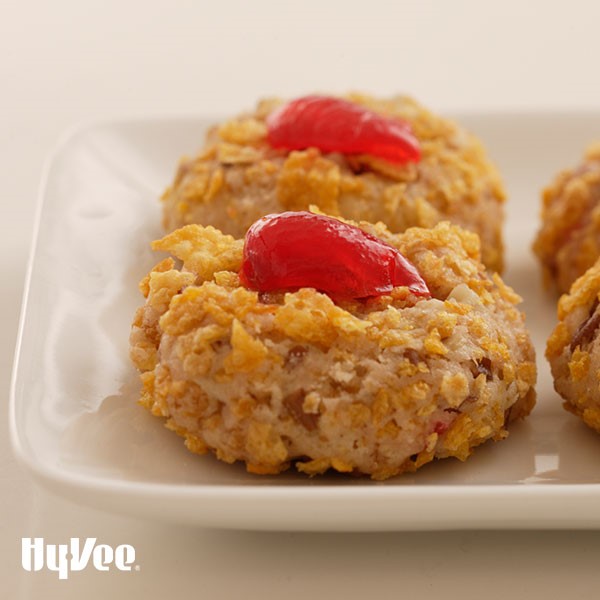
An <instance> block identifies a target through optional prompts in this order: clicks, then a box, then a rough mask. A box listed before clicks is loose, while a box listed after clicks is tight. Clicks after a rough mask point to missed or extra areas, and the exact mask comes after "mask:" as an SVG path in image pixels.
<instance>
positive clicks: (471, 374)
mask: <svg viewBox="0 0 600 600" xmlns="http://www.w3.org/2000/svg"><path fill="white" fill-rule="evenodd" d="M359 226H360V227H361V228H362V229H364V230H365V231H367V232H369V233H371V234H373V235H376V236H377V237H379V238H381V239H382V240H384V241H386V242H388V243H390V244H391V245H393V246H394V247H396V248H398V249H399V251H400V252H401V253H402V254H403V255H404V256H405V257H406V258H408V260H410V261H411V262H412V263H413V264H414V265H415V267H416V268H417V269H418V271H419V272H420V273H421V275H422V276H423V278H424V279H425V281H426V283H427V285H428V287H429V289H430V290H431V293H432V296H433V298H432V299H427V300H423V299H421V300H419V299H418V298H417V297H416V296H414V295H413V294H411V293H410V292H409V290H408V289H407V288H405V287H398V288H395V289H394V290H393V292H392V293H391V294H390V295H387V296H381V297H377V298H371V299H369V300H363V301H344V302H340V303H339V304H335V303H334V302H333V301H332V300H331V298H329V297H328V296H327V295H325V294H322V293H319V292H318V291H315V290H314V289H311V288H302V289H299V290H298V291H295V292H288V293H268V294H266V293H265V294H261V293H257V292H254V291H250V290H247V289H245V288H243V287H241V286H240V282H239V277H238V275H237V273H238V270H239V268H240V266H241V261H242V243H241V241H239V240H235V239H234V238H233V237H231V236H228V235H224V234H222V233H220V232H219V231H217V230H216V229H214V228H213V227H205V228H203V227H201V226H198V225H188V226H186V227H183V228H182V229H179V230H177V231H175V232H173V233H171V234H169V235H167V236H166V237H165V238H164V239H162V240H160V241H159V242H156V243H155V245H154V246H155V248H160V249H162V250H166V251H168V252H171V253H172V254H173V255H174V256H175V258H176V259H177V260H178V261H180V262H181V264H182V266H181V267H177V266H175V262H174V261H173V260H172V259H167V260H165V261H163V262H161V263H160V264H159V265H158V266H157V267H156V268H155V269H154V270H153V271H152V272H151V273H150V275H149V276H148V277H147V278H146V279H145V280H144V282H142V286H141V289H142V292H143V293H144V295H145V296H146V304H145V305H144V306H143V307H141V308H140V309H139V310H138V311H137V314H136V317H135V321H134V323H133V328H132V333H131V356H132V359H133V361H134V362H135V364H136V365H137V367H138V369H139V370H140V371H141V373H142V374H141V378H142V382H143V390H142V399H141V403H142V404H143V405H144V406H145V407H147V408H148V409H149V410H150V411H152V413H153V414H155V415H157V416H161V417H165V418H166V419H167V426H168V427H169V428H171V429H173V430H174V431H176V432H177V433H178V434H180V435H182V436H183V437H184V438H185V443H186V446H187V447H188V448H189V449H190V450H192V451H193V452H198V453H203V452H206V451H208V450H210V451H212V452H214V453H215V454H216V456H217V457H218V458H220V459H221V460H224V461H226V462H234V461H237V460H241V461H244V462H245V463H246V465H247V469H248V471H250V472H252V473H262V474H275V473H279V472H281V471H283V470H285V469H287V468H288V467H289V466H290V465H291V464H292V463H295V465H296V467H297V469H298V470H300V471H302V472H304V473H307V474H310V475H314V474H317V473H323V472H325V471H327V470H328V469H334V470H336V471H340V472H344V473H346V472H347V473H362V474H368V475H371V477H373V478H374V479H386V478H388V477H391V476H393V475H396V474H398V473H402V472H404V471H414V470H415V469H417V468H418V467H420V466H421V465H423V464H425V463H427V462H429V461H431V460H433V459H434V458H444V457H448V456H455V457H457V458H459V459H461V460H464V459H466V458H467V457H468V456H469V454H470V453H471V451H472V449H473V448H474V447H475V446H477V445H479V444H481V443H482V442H484V441H486V440H488V439H490V438H491V439H495V440H500V439H502V438H504V437H505V436H506V435H507V430H506V426H507V423H508V422H509V421H511V420H513V419H515V418H517V417H523V416H525V415H527V414H528V413H529V412H530V410H531V408H532V407H533V404H534V401H535V392H534V388H533V386H534V383H535V378H536V369H535V362H534V350H533V347H532V344H531V341H530V339H529V336H528V334H527V331H526V329H525V325H524V317H523V315H522V313H520V312H519V311H518V310H517V308H516V307H515V305H516V304H517V303H518V302H519V301H520V299H519V297H518V296H517V295H516V294H515V293H514V292H513V291H512V290H511V289H510V288H509V287H508V286H506V285H504V284H503V283H502V280H501V279H500V277H499V276H498V275H494V276H493V277H490V276H489V275H488V274H487V273H486V271H485V268H484V266H483V265H482V264H481V262H480V261H479V240H478V238H477V236H476V235H474V234H472V233H467V232H466V231H463V230H461V229H460V228H458V227H455V226H453V225H450V224H449V223H441V224H439V225H438V226H436V227H435V228H433V229H419V228H412V229H409V230H407V231H406V232H405V233H403V234H391V233H390V232H389V231H388V230H387V229H386V228H385V227H384V226H383V225H381V224H379V225H371V224H368V223H364V222H363V223H360V225H359Z"/></svg>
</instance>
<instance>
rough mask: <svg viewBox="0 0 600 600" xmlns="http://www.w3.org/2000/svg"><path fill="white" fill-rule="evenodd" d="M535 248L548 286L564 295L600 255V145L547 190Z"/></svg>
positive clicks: (593, 146) (594, 145)
mask: <svg viewBox="0 0 600 600" xmlns="http://www.w3.org/2000/svg"><path fill="white" fill-rule="evenodd" d="M533 249H534V252H535V253H536V254H537V256H538V258H539V259H540V262H541V263H542V268H543V271H544V280H545V282H546V284H547V285H548V286H549V287H553V288H555V289H556V290H557V291H558V292H560V293H565V292H568V291H569V288H570V287H571V284H572V283H573V282H574V281H575V280H576V279H577V278H578V277H580V276H581V275H583V274H584V273H585V271H586V270H587V269H589V268H590V267H591V266H592V265H593V264H594V263H595V262H596V259H597V258H598V257H599V256H600V142H598V143H596V144H593V145H591V146H590V147H589V148H588V149H587V151H586V153H585V157H584V160H583V162H582V163H581V164H580V165H578V166H577V167H575V168H573V169H568V170H565V171H563V172H561V173H560V174H559V175H558V176H557V177H556V178H555V180H554V181H553V182H552V184H550V185H549V186H548V187H547V188H546V189H545V190H544V192H543V196H542V226H541V228H540V231H539V232H538V235H537V238H536V240H535V243H534V245H533Z"/></svg>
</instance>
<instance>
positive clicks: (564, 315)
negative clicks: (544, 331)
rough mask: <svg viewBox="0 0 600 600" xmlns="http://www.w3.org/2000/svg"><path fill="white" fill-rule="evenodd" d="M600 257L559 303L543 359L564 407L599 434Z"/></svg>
mask: <svg viewBox="0 0 600 600" xmlns="http://www.w3.org/2000/svg"><path fill="white" fill-rule="evenodd" d="M599 298H600V260H599V261H597V262H596V264H594V265H593V266H592V267H591V268H590V269H589V270H588V271H587V272H586V273H585V274H584V275H582V276H581V277H580V278H579V279H577V280H576V281H575V283H574V284H573V286H572V287H571V290H570V292H569V294H565V295H564V296H562V297H561V299H560V300H559V303H558V324H557V326H556V327H555V329H554V331H553V332H552V335H551V336H550V338H549V339H548V344H547V347H546V358H547V359H548V361H549V363H550V367H551V369H552V375H553V377H554V388H555V389H556V391H557V392H558V393H559V394H560V395H561V396H562V397H563V398H564V400H565V402H564V404H563V406H564V407H565V409H567V410H568V411H570V412H572V413H574V414H576V415H577V416H579V417H581V418H582V419H583V421H584V422H585V423H586V424H587V425H589V426H590V427H591V428H592V429H595V430H596V431H598V432H599V433H600V387H599V386H600V339H599V338H598V328H599V327H600V304H599Z"/></svg>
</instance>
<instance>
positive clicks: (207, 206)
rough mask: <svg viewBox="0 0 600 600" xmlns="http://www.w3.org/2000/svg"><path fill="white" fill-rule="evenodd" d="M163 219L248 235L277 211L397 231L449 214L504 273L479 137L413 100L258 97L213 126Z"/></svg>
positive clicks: (490, 173) (495, 191)
mask: <svg viewBox="0 0 600 600" xmlns="http://www.w3.org/2000/svg"><path fill="white" fill-rule="evenodd" d="M163 201H164V202H163V207H164V224H165V227H166V229H167V230H169V231H171V230H173V229H176V228H177V227H180V226H182V225H186V224H190V223H199V224H202V225H212V226H214V227H216V228H217V229H219V230H220V231H223V232H224V233H228V234H231V235H233V236H235V237H241V236H243V235H244V234H245V232H246V230H247V229H248V227H250V225H251V224H252V223H254V222H255V221H256V220H257V219H259V218H260V217H262V216H264V215H266V214H269V213H278V212H283V211H288V210H307V209H309V207H310V206H311V205H315V206H317V207H318V208H319V210H321V211H322V212H324V213H327V214H329V215H333V216H341V217H344V218H348V219H353V220H355V221H361V220H365V221H369V222H372V223H375V222H378V221H381V222H383V223H384V224H385V225H386V226H387V227H388V228H389V229H390V230H391V231H392V232H401V231H404V230H405V229H407V228H408V227H412V226H418V227H432V226H434V225H435V224H436V223H438V222H440V221H443V220H450V221H452V222H454V223H456V224H459V225H461V226H463V227H465V228H467V229H469V230H471V231H474V232H475V233H477V234H478V235H479V237H480V238H481V249H482V258H483V262H484V264H485V265H486V266H487V267H488V268H490V269H492V270H496V271H501V270H502V265H503V246H502V223H503V201H504V191H503V187H502V184H501V181H500V178H499V176H498V173H497V171H496V169H495V168H494V166H493V165H492V164H491V163H490V162H489V160H488V159H487V157H486V155H485V152H484V150H483V148H482V146H481V144H480V143H479V141H478V140H477V139H475V137H473V136H472V135H470V134H469V133H467V132H466V131H465V130H464V129H462V128H461V127H460V126H458V125H457V124H455V123H453V122H451V121H449V120H447V119H443V118H441V117H438V116H436V115H434V114H433V113H431V112H430V111H428V110H426V109H425V108H423V107H422V106H421V105H420V104H418V103H417V102H415V101H414V100H412V99H410V98H407V97H395V98H391V99H389V100H380V99H376V98H373V97H370V96H366V95H359V94H353V95H349V96H346V97H345V98H334V97H329V96H307V97H303V98H299V99H296V100H293V101H291V102H287V103H286V102H283V101H282V100H277V99H272V100H265V101H263V102H260V103H259V105H258V107H257V108H256V110H255V111H254V112H253V113H250V114H245V115H242V116H240V117H238V118H236V119H232V120H230V121H226V122H225V123H223V124H221V125H220V126H217V127H214V128H213V129H211V131H210V132H209V133H208V136H207V139H206V145H205V148H204V149H203V150H202V152H201V153H200V154H199V155H198V156H196V157H195V158H191V159H184V160H183V161H182V162H181V164H180V167H179V169H178V171H177V174H176V176H175V179H174V181H173V183H172V185H171V186H170V187H169V188H168V189H167V191H166V192H165V194H164V196H163Z"/></svg>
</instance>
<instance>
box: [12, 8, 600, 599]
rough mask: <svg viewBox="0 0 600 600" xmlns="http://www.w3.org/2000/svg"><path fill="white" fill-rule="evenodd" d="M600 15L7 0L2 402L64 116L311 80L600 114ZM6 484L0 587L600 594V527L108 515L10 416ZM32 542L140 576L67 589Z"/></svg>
mask: <svg viewBox="0 0 600 600" xmlns="http://www.w3.org/2000/svg"><path fill="white" fill-rule="evenodd" d="M599 20H600V4H598V3H597V2H593V1H591V0H590V1H583V0H572V1H571V2H569V3H548V2H547V1H543V2H542V1H533V2H529V3H524V2H521V1H515V0H504V1H503V2H494V3H481V2H477V1H475V0H472V1H471V0H455V1H454V2H448V3H444V2H441V1H438V2H435V1H431V0H430V1H424V0H421V1H414V2H409V1H402V2H391V1H390V2H386V1H377V0H371V1H370V2H351V1H348V0H347V1H345V2H344V1H340V2H337V1H331V2H323V1H322V0H321V1H316V0H304V1H303V2H301V3H294V4H289V3H283V2H281V3H277V2H274V1H268V2H267V1H265V0H254V2H251V3H250V2H242V1H241V0H237V1H230V2H213V3H209V2H194V1H192V0H190V1H183V0H176V1H170V2H167V1H162V0H160V1H150V2H148V1H145V2H141V1H132V0H119V1H117V0H102V1H100V0H89V1H87V2H76V1H75V0H54V1H53V2H52V3H42V2H33V1H12V0H2V1H1V2H0V80H1V81H3V82H4V83H3V84H2V93H1V95H2V103H1V106H2V110H1V111H0V131H1V132H2V135H0V158H1V160H2V169H1V170H0V173H1V174H2V178H3V180H2V188H1V189H2V192H3V193H2V195H1V196H0V228H1V236H0V239H1V249H2V252H0V280H1V281H2V293H1V294H0V325H1V327H2V332H3V336H2V343H1V344H0V390H1V391H2V396H1V398H2V404H1V405H2V414H3V415H4V416H6V407H7V404H8V389H9V380H10V372H11V364H12V354H13V349H14V342H15V336H16V331H17V321H18V315H19V305H20V297H21V293H22V286H23V280H24V270H25V265H26V261H27V253H28V247H29V243H30V238H31V235H32V225H33V211H34V204H35V198H36V193H37V187H38V182H39V179H40V175H41V171H42V165H43V161H44V158H45V157H46V156H47V154H48V153H49V151H50V150H51V148H52V146H53V145H54V143H55V142H56V139H57V138H58V136H59V135H60V133H61V132H62V131H63V130H64V129H65V128H67V127H70V126H72V125H73V124H76V123H79V122H82V121H89V120H94V119H102V118H107V117H114V116H125V117H131V116H152V115H181V114H186V115H189V114H216V113H229V112H231V113H235V112H238V111H239V110H240V109H243V108H246V107H250V106H252V104H253V103H254V101H255V99H256V98H258V97H260V96H263V95H266V94H278V95H282V96H294V95H299V94H302V93H306V92H307V91H313V90H323V91H334V92H336V91H339V92H341V91H344V90H348V89H361V90H368V91H371V92H373V93H375V94H380V95H386V94H392V93H397V92H408V93H410V94H411V95H414V96H416V97H417V98H419V99H421V100H422V101H423V102H424V103H425V104H427V105H428V106H430V107H432V108H434V109H435V110H438V111H445V110H457V109H466V110H494V109H502V110H507V109H508V110H518V109H522V108H527V109H536V110H545V109H553V108H562V109H569V110H578V109H586V108H591V109H597V108H600V79H599V78H598V77H597V57H598V56H599V55H600V36H598V34H597V23H598V21H599ZM594 135H597V132H590V136H591V137H592V136H594ZM515 143H516V144H518V140H515ZM557 143H560V140H557ZM2 422H3V423H6V419H3V421H2ZM0 482H1V484H2V493H1V494H0V514H2V518H1V519H0V596H1V597H3V598H11V599H12V598H39V597H44V598H65V599H68V598H81V597H83V596H84V595H85V597H86V598H88V599H89V600H93V599H95V598H105V597H110V596H112V597H115V598H121V597H123V598H124V597H138V596H140V595H141V593H144V595H145V597H146V598H148V599H153V598H163V597H165V596H175V595H176V594H184V593H194V595H195V596H197V597H200V598H204V597H206V598H232V597H236V596H237V595H239V594H243V595H244V597H247V598H271V597H282V596H284V597H286V598H300V597H303V598H304V597H306V596H307V595H308V596H310V595H312V596H315V597H345V598H348V599H352V598H363V597H365V595H367V594H372V595H376V596H377V597H381V598H388V597H389V598H398V597H399V596H400V595H401V596H402V597H405V598H416V597H419V598H434V597H437V596H439V595H443V596H444V597H445V598H447V599H453V598H481V597H486V598H507V597H515V598H527V599H530V600H535V599H537V598H545V597H546V596H548V597H551V596H552V597H559V596H560V595H561V593H568V595H569V597H570V598H573V599H575V598H582V599H587V598H595V597H597V590H598V587H599V581H600V579H599V577H600V576H599V575H598V570H597V567H598V559H599V558H600V532H594V531H578V532H552V531H543V532H526V531H521V532H509V531H498V532H488V531H474V532H460V531H458V532H444V533H431V532H430V533H386V534H310V533H294V534H291V533H289V534H285V533H249V532H233V531H228V532H223V531H215V530H210V531H209V530H198V529H188V528H185V527H172V526H166V525H162V524H160V523H152V522H148V521H143V520H136V519H131V518H125V517H121V516H117V515H112V514H107V513H102V512H99V511H95V510H92V509H89V508H87V507H84V506H77V505H75V504H73V503H71V502H69V501H67V500H64V499H60V498H56V497H54V496H52V495H50V494H49V493H48V492H46V491H45V490H42V489H40V488H38V487H37V486H36V485H34V484H33V483H32V482H31V481H30V479H29V476H28V474H27V473H25V472H24V471H23V470H22V469H21V468H20V466H19V465H18V464H17V463H16V462H15V460H14V458H13V456H12V452H11V449H10V445H9V442H8V436H7V428H6V425H3V430H2V435H0ZM165 510H168V507H166V508H165ZM23 537H43V538H44V539H45V540H46V542H47V543H55V544H56V543H66V542H67V541H68V539H69V538H70V537H79V538H85V537H97V538H99V541H101V542H104V543H107V544H111V545H113V546H116V545H118V544H122V543H128V544H132V545H134V547H135V548H136V550H137V562H138V564H139V565H140V570H139V571H138V572H134V573H121V572H118V571H114V570H112V571H110V572H108V573H103V572H98V571H96V570H94V569H87V570H84V571H82V572H79V573H75V574H73V575H72V576H71V577H70V578H69V580H68V581H59V580H58V577H57V575H56V574H55V573H52V572H49V571H47V570H44V571H40V572H37V573H29V572H26V571H24V570H23V569H22V568H21V538H23ZM595 591H596V593H595Z"/></svg>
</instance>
